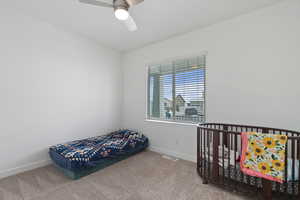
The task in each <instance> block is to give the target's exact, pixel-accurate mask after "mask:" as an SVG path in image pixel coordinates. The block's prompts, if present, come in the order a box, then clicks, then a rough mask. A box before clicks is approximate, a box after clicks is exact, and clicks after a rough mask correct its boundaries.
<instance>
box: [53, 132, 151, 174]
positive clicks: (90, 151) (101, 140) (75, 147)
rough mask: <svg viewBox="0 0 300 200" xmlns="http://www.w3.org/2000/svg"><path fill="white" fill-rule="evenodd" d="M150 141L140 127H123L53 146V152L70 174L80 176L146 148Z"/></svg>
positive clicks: (62, 169)
mask: <svg viewBox="0 0 300 200" xmlns="http://www.w3.org/2000/svg"><path fill="white" fill-rule="evenodd" d="M148 143H149V142H148V138H147V137H145V136H144V135H142V134H139V133H138V132H136V131H132V130H119V131H115V132H112V133H109V134H106V135H101V136H97V137H92V138H88V139H84V140H77V141H73V142H68V143H65V144H58V145H55V146H52V147H50V149H49V155H50V158H51V159H52V160H53V162H54V164H55V165H56V166H57V167H58V168H59V169H60V170H61V171H62V172H63V173H64V174H65V175H66V176H68V177H70V178H71V179H79V178H81V177H83V176H86V175H89V174H91V173H93V172H95V171H98V170H100V169H103V168H105V167H107V166H110V165H112V164H114V163H116V162H119V161H121V160H124V159H126V158H128V157H130V156H132V155H134V154H136V153H138V152H141V151H143V150H145V149H146V148H147V147H148Z"/></svg>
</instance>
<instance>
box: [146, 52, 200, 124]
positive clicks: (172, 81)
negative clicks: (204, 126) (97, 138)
mask: <svg viewBox="0 0 300 200" xmlns="http://www.w3.org/2000/svg"><path fill="white" fill-rule="evenodd" d="M147 105H148V108H147V116H148V119H153V120H165V121H176V122H188V123H202V122H204V121H205V56H199V57H193V58H189V59H180V60H175V61H172V62H168V63H163V64H158V65H151V66H149V68H148V99H147Z"/></svg>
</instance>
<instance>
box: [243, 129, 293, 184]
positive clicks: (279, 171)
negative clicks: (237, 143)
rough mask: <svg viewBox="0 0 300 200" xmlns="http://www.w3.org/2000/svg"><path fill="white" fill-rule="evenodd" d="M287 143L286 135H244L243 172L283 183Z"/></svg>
mask: <svg viewBox="0 0 300 200" xmlns="http://www.w3.org/2000/svg"><path fill="white" fill-rule="evenodd" d="M286 142H287V136H285V135H276V134H264V133H256V132H244V133H242V156H241V161H240V166H241V170H242V172H244V173H245V174H248V175H250V176H256V177H261V178H265V179H268V180H271V181H277V182H280V183H282V182H283V180H284V168H285V147H286Z"/></svg>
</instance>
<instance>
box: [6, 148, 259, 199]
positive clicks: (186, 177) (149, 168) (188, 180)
mask: <svg viewBox="0 0 300 200" xmlns="http://www.w3.org/2000/svg"><path fill="white" fill-rule="evenodd" d="M195 167H196V166H195V163H191V162H187V161H182V160H179V161H177V162H174V161H172V160H168V159H164V158H162V157H161V155H159V154H157V153H154V152H150V151H146V152H142V153H139V154H137V155H135V156H133V157H131V158H129V159H127V160H124V161H121V162H119V163H117V164H114V165H112V166H110V167H107V168H105V169H103V170H100V171H98V172H96V173H94V174H91V175H89V176H87V177H84V178H82V179H80V180H77V181H72V180H69V179H68V178H66V177H65V176H63V174H62V173H60V172H59V171H58V170H57V169H56V168H55V167H53V166H52V165H50V166H47V167H43V168H39V169H35V170H32V171H29V172H25V173H22V174H18V175H16V176H11V177H8V178H5V179H2V180H0V200H71V199H74V200H201V199H203V200H237V199H256V198H257V197H255V196H254V197H253V196H252V197H245V196H244V195H242V194H236V193H232V192H229V191H225V190H222V189H220V188H216V187H214V186H212V185H203V184H202V181H201V179H200V178H199V176H198V175H197V173H196V170H195ZM256 196H257V195H256Z"/></svg>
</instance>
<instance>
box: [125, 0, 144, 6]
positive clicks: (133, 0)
mask: <svg viewBox="0 0 300 200" xmlns="http://www.w3.org/2000/svg"><path fill="white" fill-rule="evenodd" d="M143 1H144V0H126V2H127V3H128V4H129V5H130V6H133V5H137V4H139V3H142V2H143Z"/></svg>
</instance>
